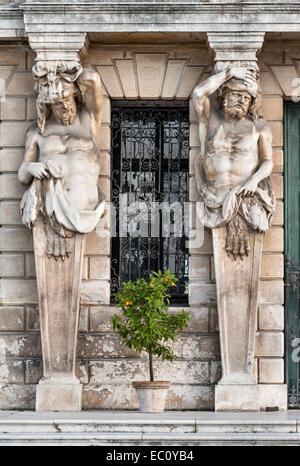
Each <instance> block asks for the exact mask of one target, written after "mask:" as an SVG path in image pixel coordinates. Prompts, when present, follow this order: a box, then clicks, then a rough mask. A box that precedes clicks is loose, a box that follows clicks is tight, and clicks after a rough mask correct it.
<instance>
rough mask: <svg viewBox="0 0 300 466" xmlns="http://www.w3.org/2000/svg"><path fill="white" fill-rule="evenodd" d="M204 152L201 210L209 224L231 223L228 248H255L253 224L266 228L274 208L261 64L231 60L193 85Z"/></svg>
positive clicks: (242, 251)
mask: <svg viewBox="0 0 300 466" xmlns="http://www.w3.org/2000/svg"><path fill="white" fill-rule="evenodd" d="M193 103H194V107H195V111H196V114H197V117H198V122H199V139H200V152H199V155H198V158H196V163H195V171H196V181H197V187H198V191H199V195H200V198H199V202H198V203H197V210H198V214H199V217H200V219H201V221H202V222H203V223H204V225H205V226H207V227H209V228H217V227H219V226H222V225H226V226H227V230H228V237H227V242H226V251H227V253H228V254H232V255H233V257H234V258H236V257H237V256H240V257H243V256H244V255H247V254H248V252H249V248H250V246H249V241H248V235H247V231H248V229H249V228H250V229H252V230H257V231H261V232H264V231H266V230H267V229H268V228H269V226H270V220H271V217H272V214H273V211H274V205H275V200H274V194H273V190H272V187H271V184H270V182H269V179H268V177H269V175H270V174H271V172H272V133H271V129H270V126H269V124H268V123H267V122H266V121H265V120H263V118H262V115H261V91H260V89H259V82H258V68H257V65H256V64H253V63H252V64H250V63H249V64H247V63H245V64H241V65H239V64H238V65H230V66H228V67H227V68H226V69H224V70H221V71H218V72H216V73H215V74H214V75H212V76H210V77H209V78H208V79H206V80H205V81H203V82H201V83H200V84H199V85H197V86H196V88H195V89H194V91H193Z"/></svg>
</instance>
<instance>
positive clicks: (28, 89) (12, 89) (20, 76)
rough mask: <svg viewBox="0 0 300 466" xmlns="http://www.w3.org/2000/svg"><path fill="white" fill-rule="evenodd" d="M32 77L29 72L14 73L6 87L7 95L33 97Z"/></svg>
mask: <svg viewBox="0 0 300 466" xmlns="http://www.w3.org/2000/svg"><path fill="white" fill-rule="evenodd" d="M33 86H34V81H33V76H32V73H31V72H25V73H22V72H16V73H15V74H14V76H13V78H12V79H11V81H10V83H9V84H8V86H7V90H6V94H7V95H25V96H27V95H33Z"/></svg>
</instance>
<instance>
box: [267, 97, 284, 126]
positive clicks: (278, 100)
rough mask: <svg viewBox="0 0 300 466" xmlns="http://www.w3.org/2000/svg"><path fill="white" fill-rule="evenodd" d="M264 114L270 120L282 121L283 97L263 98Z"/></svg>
mask: <svg viewBox="0 0 300 466" xmlns="http://www.w3.org/2000/svg"><path fill="white" fill-rule="evenodd" d="M262 106H263V115H264V118H265V119H266V120H268V121H274V120H277V121H282V118H283V99H282V97H268V98H264V99H263V103H262Z"/></svg>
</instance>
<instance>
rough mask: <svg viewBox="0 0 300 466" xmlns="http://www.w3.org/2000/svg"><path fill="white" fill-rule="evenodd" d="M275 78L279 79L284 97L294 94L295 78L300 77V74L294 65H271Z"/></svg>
mask: <svg viewBox="0 0 300 466" xmlns="http://www.w3.org/2000/svg"><path fill="white" fill-rule="evenodd" d="M271 70H272V71H273V73H274V75H275V78H276V79H277V81H278V83H279V85H280V87H281V89H282V91H283V95H284V97H292V96H293V95H294V91H295V87H294V86H293V80H294V79H298V78H299V76H298V74H297V72H296V69H295V67H294V66H271Z"/></svg>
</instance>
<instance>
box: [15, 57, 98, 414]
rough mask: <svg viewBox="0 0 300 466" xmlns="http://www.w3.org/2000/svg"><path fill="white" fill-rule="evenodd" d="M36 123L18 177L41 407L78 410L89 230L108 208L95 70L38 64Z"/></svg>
mask: <svg viewBox="0 0 300 466" xmlns="http://www.w3.org/2000/svg"><path fill="white" fill-rule="evenodd" d="M33 75H34V78H35V79H36V91H37V93H38V97H37V113H38V119H37V124H35V125H33V126H32V127H31V128H29V130H28V133H27V137H26V144H25V156H24V161H23V163H22V165H21V167H20V169H19V180H20V182H21V183H23V184H26V185H29V188H28V189H27V191H26V192H25V194H24V196H23V199H22V201H21V212H22V221H23V223H24V225H25V226H26V227H28V228H30V229H31V230H32V232H33V243H34V255H35V266H36V275H37V288H38V299H39V311H40V323H41V338H42V351H43V377H42V379H41V380H40V382H39V384H38V385H37V392H36V409H37V410H41V411H54V410H55V411H60V410H64V411H65V410H67V411H78V410H80V409H81V403H82V385H81V384H80V381H79V379H78V378H77V376H76V373H75V362H76V342H77V330H78V319H79V299H80V283H81V270H82V261H83V238H84V233H88V232H91V231H92V230H93V229H94V228H95V227H96V225H97V223H98V221H99V219H100V217H101V216H102V214H103V211H104V204H105V201H104V199H103V196H102V193H101V191H100V190H99V189H98V177H99V172H100V167H99V153H98V144H99V136H100V125H101V111H102V92H101V81H100V77H99V75H98V73H97V72H95V71H93V70H88V69H84V70H82V68H81V66H80V64H79V63H78V62H75V63H70V64H60V65H57V64H55V63H54V64H51V63H50V64H47V65H44V64H41V63H37V64H36V65H35V66H34V68H33Z"/></svg>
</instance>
